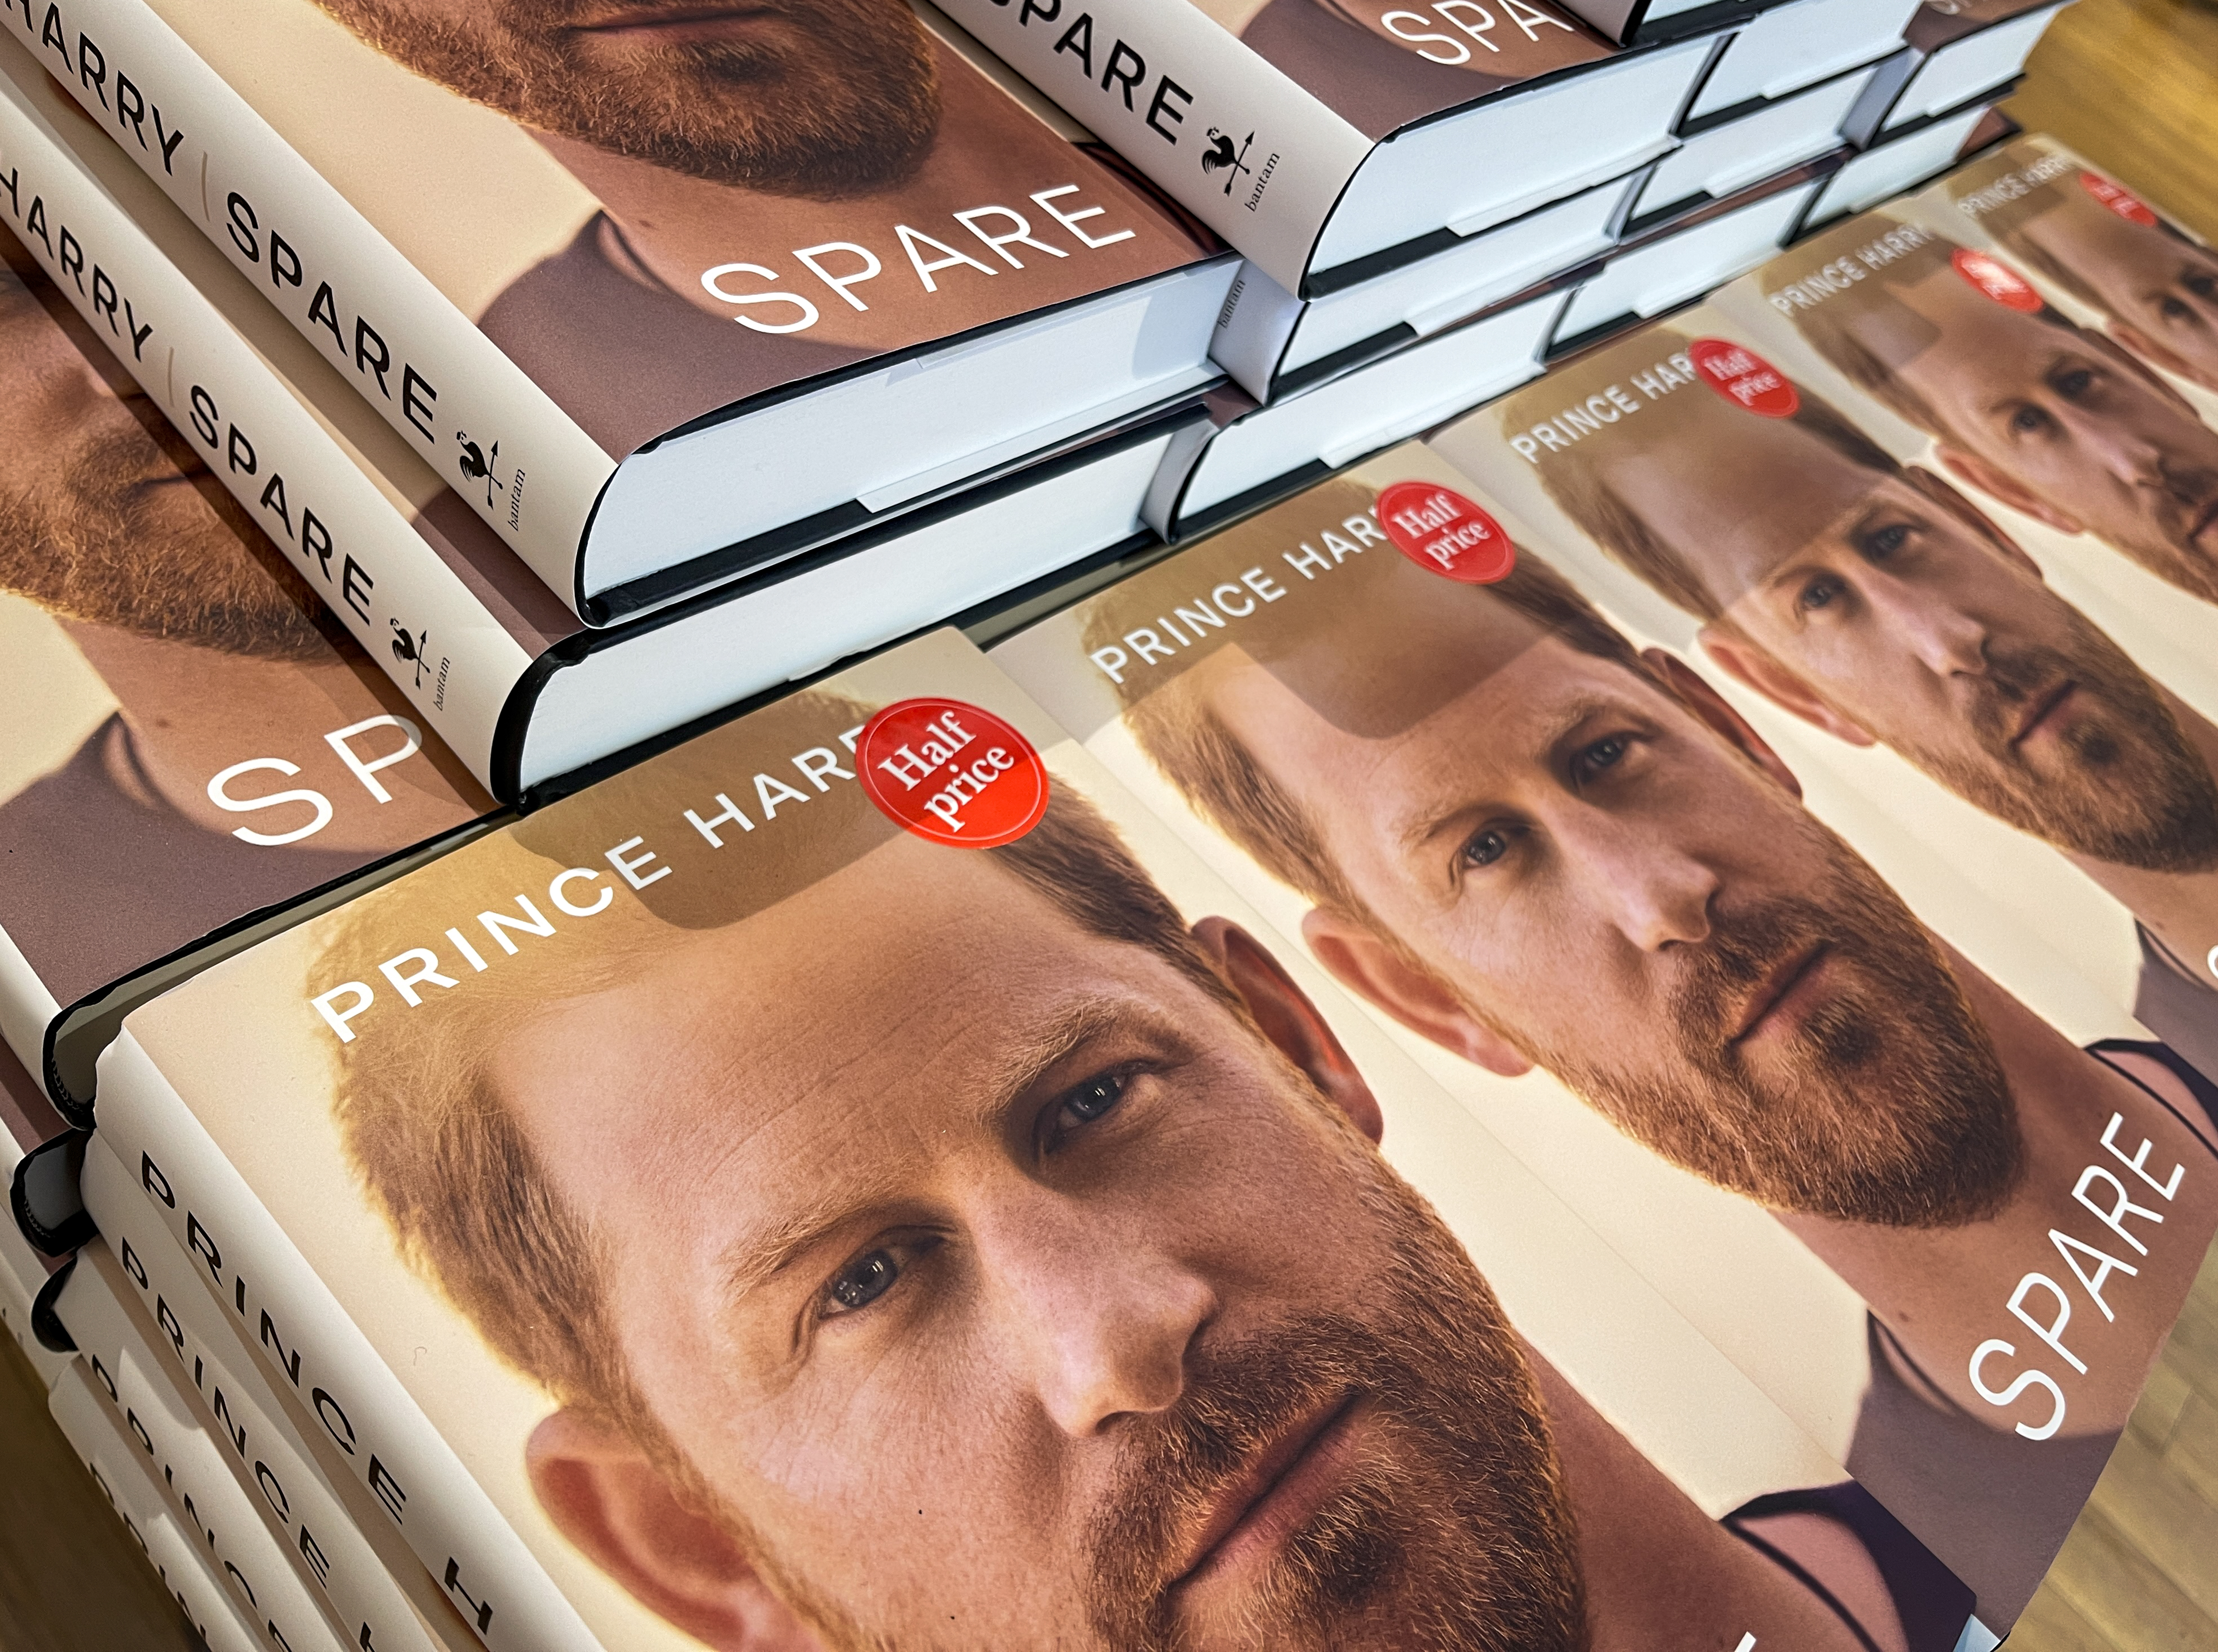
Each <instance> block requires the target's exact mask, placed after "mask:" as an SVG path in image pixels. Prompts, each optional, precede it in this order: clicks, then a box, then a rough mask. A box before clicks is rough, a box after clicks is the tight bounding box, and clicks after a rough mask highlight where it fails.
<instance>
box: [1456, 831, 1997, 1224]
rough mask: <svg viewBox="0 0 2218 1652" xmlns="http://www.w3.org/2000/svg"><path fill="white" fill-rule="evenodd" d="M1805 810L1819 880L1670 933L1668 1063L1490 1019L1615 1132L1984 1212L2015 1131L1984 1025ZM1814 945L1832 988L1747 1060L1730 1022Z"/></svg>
mask: <svg viewBox="0 0 2218 1652" xmlns="http://www.w3.org/2000/svg"><path fill="white" fill-rule="evenodd" d="M1798 814H1799V811H1798ZM1799 819H1800V826H1793V827H1789V828H1787V829H1789V830H1796V831H1800V832H1806V833H1808V834H1811V835H1812V838H1813V839H1814V841H1815V842H1816V844H1817V845H1818V846H1819V847H1821V849H1822V850H1823V852H1824V854H1825V871H1824V873H1823V874H1822V875H1821V876H1820V878H1819V880H1818V884H1817V887H1816V889H1815V891H1814V893H1812V894H1795V895H1780V896H1775V897H1771V898H1769V899H1767V900H1763V901H1762V902H1761V903H1760V904H1756V905H1753V906H1742V907H1738V908H1734V909H1731V910H1727V911H1724V912H1721V913H1715V914H1713V920H1712V927H1711V931H1710V934H1709V935H1708V937H1707V938H1706V939H1705V940H1703V941H1701V942H1700V943H1698V944H1688V945H1686V946H1685V947H1683V948H1678V949H1674V950H1675V951H1676V952H1677V953H1678V954H1679V956H1678V959H1677V966H1676V975H1675V977H1674V979H1673V980H1672V981H1671V982H1670V987H1669V989H1668V991H1667V993H1666V994H1665V999H1664V1002H1663V1003H1662V1004H1661V1005H1658V1006H1657V1014H1656V1021H1657V1024H1658V1025H1659V1026H1661V1027H1663V1028H1667V1029H1668V1030H1670V1034H1671V1045H1672V1055H1671V1056H1670V1057H1667V1058H1666V1060H1667V1062H1668V1066H1667V1067H1665V1068H1664V1069H1663V1070H1661V1071H1649V1072H1633V1071H1629V1070H1626V1069H1623V1068H1620V1067H1612V1066H1611V1065H1609V1064H1608V1061H1607V1060H1606V1059H1604V1057H1606V1055H1607V1054H1608V1045H1609V1040H1608V1034H1607V1032H1606V1031H1600V1030H1589V1031H1586V1032H1584V1033H1583V1034H1581V1035H1580V1036H1579V1041H1578V1042H1577V1043H1575V1044H1574V1043H1562V1044H1561V1045H1560V1046H1559V1045H1558V1044H1556V1043H1552V1042H1544V1041H1540V1040H1538V1039H1534V1038H1533V1037H1531V1036H1529V1035H1521V1034H1519V1033H1518V1032H1517V1031H1515V1030H1513V1029H1510V1028H1508V1027H1506V1026H1502V1027H1499V1028H1498V1030H1500V1031H1501V1032H1502V1036H1504V1037H1505V1038H1508V1039H1509V1040H1510V1042H1511V1043H1514V1044H1515V1045H1516V1046H1517V1047H1518V1048H1519V1049H1521V1050H1523V1052H1524V1053H1525V1054H1526V1055H1527V1056H1528V1057H1529V1058H1531V1059H1532V1060H1533V1061H1534V1062H1535V1063H1536V1064H1537V1065H1539V1066H1540V1067H1546V1069H1547V1070H1548V1071H1550V1072H1552V1073H1554V1074H1555V1075H1556V1076H1557V1077H1558V1079H1559V1080H1562V1081H1563V1082H1564V1084H1565V1085H1567V1086H1570V1088H1571V1090H1572V1091H1573V1092H1576V1093H1577V1094H1578V1095H1579V1096H1580V1097H1581V1098H1583V1099H1584V1100H1586V1101H1587V1102H1588V1103H1589V1104H1590V1105H1592V1106H1593V1107H1595V1109H1596V1110H1597V1111H1600V1112H1601V1113H1602V1114H1603V1115H1604V1117H1608V1119H1609V1120H1610V1121H1611V1122H1612V1123H1615V1124H1616V1125H1617V1127H1618V1128H1619V1129H1621V1130H1623V1131H1624V1132H1625V1133H1626V1135H1630V1136H1632V1137H1633V1138H1634V1139H1635V1140H1637V1141H1639V1142H1643V1143H1644V1144H1645V1145H1646V1146H1648V1147H1650V1148H1653V1149H1654V1150H1655V1151H1656V1152H1657V1153H1658V1154H1662V1155H1663V1157H1664V1158H1666V1159H1668V1160H1670V1161H1671V1162H1672V1163H1674V1164H1676V1165H1678V1166H1681V1167H1682V1169H1685V1170H1688V1171H1692V1172H1694V1174H1696V1175H1698V1176H1701V1177H1702V1178H1704V1179H1707V1180H1708V1181H1711V1182H1714V1183H1716V1184H1717V1185H1719V1186H1721V1187H1725V1188H1730V1189H1732V1191H1735V1192H1738V1193H1743V1194H1745V1195H1747V1196H1748V1197H1750V1198H1753V1199H1756V1200H1758V1201H1760V1202H1761V1203H1764V1204H1767V1205H1769V1206H1771V1207H1773V1208H1774V1209H1776V1210H1792V1211H1797V1212H1800V1213H1802V1214H1805V1215H1810V1216H1831V1217H1836V1218H1837V1219H1839V1220H1842V1221H1845V1222H1870V1223H1875V1224H1878V1225H1880V1226H1885V1227H1891V1228H1948V1227H1958V1226H1961V1225H1963V1224H1965V1223H1967V1222H1977V1221H1980V1220H1983V1219H1985V1218H1986V1217H1988V1216H1992V1215H1993V1214H1994V1213H1995V1212H1996V1211H1997V1210H1999V1209H2000V1208H2001V1207H2002V1206H2003V1204H2004V1203H2006V1202H2007V1201H2008V1199H2009V1197H2010V1195H2011V1193H2012V1192H2014V1191H2016V1189H2017V1185H2018V1184H2019V1182H2020V1181H2021V1179H2023V1175H2024V1159H2025V1147H2024V1141H2023V1135H2022V1134H2021V1132H2020V1130H2019V1128H2018V1122H2017V1103H2016V1101H2015V1099H2014V1098H2012V1096H2011V1094H2010V1083H2009V1080H2008V1079H2007V1078H2005V1077H2004V1073H2003V1070H2002V1064H2001V1061H1999V1060H1998V1057H1997V1056H1996V1055H1995V1051H1994V1046H1993V1044H1992V1041H1991V1040H1990V1039H1989V1038H1988V1036H1987V1033H1986V1028H1985V1027H1983V1026H1982V1025H1981V1024H1979V1018H1978V1017H1977V1016H1976V1015H1975V1014H1974V1013H1973V1010H1972V1007H1971V1005H1970V1004H1969V1003H1968V1002H1967V999H1965V997H1964V993H1963V989H1962V987H1960V986H1959V985H1958V984H1957V981H1956V979H1955V975H1954V974H1951V973H1950V971H1949V968H1948V964H1947V963H1946V962H1944V961H1943V959H1942V956H1941V954H1940V951H1939V950H1938V949H1937V947H1936V944H1934V942H1933V939H1932V937H1930V936H1929V935H1928V934H1927V933H1926V932H1925V931H1924V928H1923V927H1922V926H1921V925H1919V924H1918V920H1917V919H1915V918H1914V917H1912V916H1911V913H1910V911H1909V909H1908V908H1907V907H1906V906H1904V905H1903V904H1902V900H1901V898H1900V897H1899V895H1897V894H1895V893H1894V891H1893V889H1891V888H1888V887H1887V884H1886V883H1885V882H1882V881H1881V880H1880V876H1879V875H1878V874H1877V873H1876V872H1874V871H1873V870H1872V869H1871V868H1870V867H1869V866H1868V865H1867V864H1866V863H1864V862H1863V861H1862V859H1861V858H1860V857H1858V856H1857V855H1856V851H1853V850H1851V849H1850V848H1849V846H1848V845H1846V844H1844V843H1843V842H1842V841H1841V840H1840V839H1839V838H1837V837H1835V836H1834V835H1833V833H1832V832H1830V831H1829V830H1827V829H1826V828H1825V826H1823V825H1821V824H1820V823H1819V822H1818V821H1817V820H1814V819H1812V817H1810V816H1809V815H1806V814H1799ZM1820 946H1822V947H1824V948H1825V966H1824V967H1825V972H1826V985H1827V986H1828V987H1830V989H1831V994H1830V997H1829V998H1828V999H1827V1000H1826V1001H1825V1002H1824V1003H1823V1004H1821V1005H1818V1006H1817V1007H1816V1008H1815V1009H1814V1010H1813V1011H1812V1012H1810V1013H1808V1014H1807V1015H1806V1016H1804V1017H1803V1018H1801V1020H1800V1024H1798V1025H1796V1026H1794V1028H1793V1029H1792V1030H1789V1031H1788V1032H1787V1033H1786V1034H1785V1035H1784V1036H1783V1037H1782V1039H1781V1041H1780V1043H1781V1048H1779V1049H1775V1050H1772V1051H1769V1052H1767V1053H1766V1055H1765V1056H1764V1057H1763V1059H1761V1060H1760V1061H1759V1060H1755V1059H1751V1056H1750V1052H1749V1051H1748V1050H1747V1049H1744V1047H1743V1046H1742V1045H1741V1044H1739V1043H1737V1042H1736V1034H1737V1032H1738V1030H1739V1028H1738V1022H1739V1020H1740V1018H1741V1016H1742V1014H1743V1013H1744V1010H1745V1008H1746V1006H1747V1005H1748V1004H1749V1001H1750V995H1751V994H1752V993H1756V992H1758V991H1759V990H1761V988H1762V986H1763V983H1765V982H1766V981H1771V980H1773V979H1775V975H1776V973H1777V972H1778V971H1779V970H1780V969H1781V967H1782V966H1785V965H1787V964H1789V963H1791V962H1793V961H1794V960H1795V959H1797V958H1800V957H1803V956H1806V955H1808V954H1809V953H1810V952H1811V951H1812V950H1813V949H1815V948H1818V947H1820ZM1474 1012H1475V1013H1476V1012H1477V1011H1476V1009H1475V1010H1474ZM1490 1019H1491V1018H1490Z"/></svg>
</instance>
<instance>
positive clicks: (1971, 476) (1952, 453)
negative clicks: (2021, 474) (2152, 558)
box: [1933, 442, 2087, 534]
mask: <svg viewBox="0 0 2218 1652" xmlns="http://www.w3.org/2000/svg"><path fill="white" fill-rule="evenodd" d="M1933 456H1934V457H1935V458H1936V459H1938V460H1939V461H1941V464H1942V468H1943V469H1945V470H1946V471H1947V472H1948V473H1949V474H1950V475H1951V476H1954V477H1955V479H1956V480H1958V481H1960V482H1964V483H1967V484H1969V485H1970V486H1973V487H1976V488H1977V489H1979V492H1982V493H1984V494H1986V495H1987V496H1988V497H1989V498H1996V499H2000V500H2001V501H2002V502H2003V503H2004V504H2006V505H2008V506H2010V509H2011V510H2022V511H2023V512H2024V513H2025V514H2026V515H2027V516H2029V517H2032V518H2033V519H2034V520H2035V522H2045V523H2048V525H2049V526H2050V527H2051V528H2054V529H2056V531H2057V532H2058V533H2060V534H2084V533H2085V532H2086V531H2087V527H2086V524H2085V523H2083V522H2081V521H2080V520H2079V517H2075V516H2072V515H2071V514H2070V513H2069V512H2067V511H2063V510H2058V509H2056V507H2055V506H2054V505H2052V504H2049V503H2048V501H2047V500H2046V499H2043V498H2040V497H2039V496H2038V495H2036V494H2035V492H2033V491H2032V490H2031V489H2030V488H2029V487H2027V486H2025V484H2024V483H2023V482H2021V481H2019V480H2017V477H2015V476H2012V475H2010V473H2008V472H2006V471H2001V470H1998V469H1996V468H1995V467H1994V466H1992V465H1991V464H1989V463H1988V462H1987V461H1986V460H1984V459H1982V458H1980V457H1979V455H1977V454H1975V453H1967V452H1965V451H1964V450H1963V449H1961V448H1959V447H1956V446H1955V445H1954V444H1953V443H1950V442H1942V443H1941V445H1940V446H1939V447H1937V448H1936V449H1934V450H1933Z"/></svg>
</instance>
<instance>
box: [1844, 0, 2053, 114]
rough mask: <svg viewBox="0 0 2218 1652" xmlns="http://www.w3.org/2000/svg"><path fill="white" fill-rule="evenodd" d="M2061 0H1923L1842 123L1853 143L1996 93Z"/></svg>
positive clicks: (2021, 64)
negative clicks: (1901, 43)
mask: <svg viewBox="0 0 2218 1652" xmlns="http://www.w3.org/2000/svg"><path fill="white" fill-rule="evenodd" d="M2066 3H2068V0H1926V3H1924V5H1922V6H1920V7H1919V8H1918V15H1917V16H1915V17H1913V18H1911V21H1910V27H1909V28H1907V29H1905V31H1904V42H1905V43H1904V46H1903V49H1902V50H1901V51H1900V52H1899V53H1896V54H1895V55H1894V56H1893V57H1892V58H1890V59H1887V62H1886V63H1884V64H1882V65H1880V71H1879V74H1878V76H1877V77H1876V78H1874V81H1873V83H1872V84H1871V87H1870V90H1868V92H1867V93H1866V95H1865V96H1864V97H1863V98H1862V101H1861V102H1858V103H1857V105H1856V109H1855V111H1854V113H1853V114H1850V116H1849V122H1848V125H1847V127H1846V128H1845V130H1846V131H1847V133H1848V135H1849V137H1850V138H1851V139H1853V140H1854V141H1855V142H1856V143H1858V144H1871V143H1874V142H1877V141H1879V140H1880V139H1881V138H1882V137H1883V136H1884V135H1885V134H1887V133H1891V132H1893V131H1894V130H1895V129H1896V128H1897V127H1905V126H1910V125H1913V124H1915V123H1917V122H1918V121H1928V120H1930V119H1932V118H1933V117H1934V116H1935V115H1936V114H1940V113H1942V111H1943V110H1946V109H1952V108H1957V107H1959V106H1960V105H1961V104H1964V103H1967V102H1972V101H1973V100H1974V99H1976V98H1979V97H1981V96H1986V97H1988V98H1990V99H1992V98H1993V97H1996V96H1999V95H2000V89H2002V88H2003V87H2004V86H2007V85H2008V84H2010V81H2012V80H2013V79H2015V78H2016V77H2017V74H2018V72H2019V71H2021V70H2023V68H2024V67H2025V60H2026V59H2027V58H2028V57H2029V56H2031V55H2032V53H2033V48H2034V47H2035V46H2038V45H2039V44H2040V43H2041V35H2042V34H2044V33H2046V32H2047V30H2048V25H2049V24H2050V23H2052V22H2054V21H2055V19H2056V14H2057V13H2058V12H2060V11H2061V10H2063V9H2064V8H2065V5H2066Z"/></svg>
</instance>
